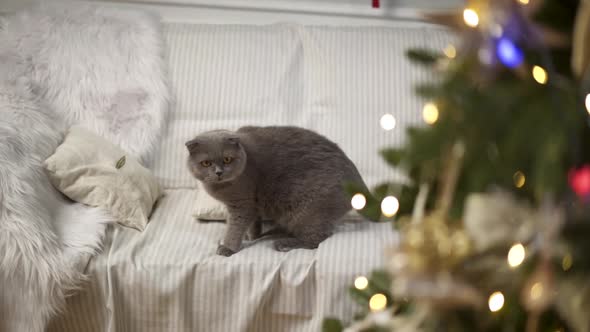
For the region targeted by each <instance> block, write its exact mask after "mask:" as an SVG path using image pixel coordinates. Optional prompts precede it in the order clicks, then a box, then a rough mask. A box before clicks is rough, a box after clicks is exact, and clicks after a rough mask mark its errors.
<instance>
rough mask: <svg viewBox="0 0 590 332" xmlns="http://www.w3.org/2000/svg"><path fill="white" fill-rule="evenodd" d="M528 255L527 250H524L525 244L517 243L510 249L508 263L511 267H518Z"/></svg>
mask: <svg viewBox="0 0 590 332" xmlns="http://www.w3.org/2000/svg"><path fill="white" fill-rule="evenodd" d="M525 256H526V252H525V250H524V246H523V245H522V244H520V243H517V244H515V245H513V246H512V248H510V251H508V265H510V266H511V267H517V266H519V265H520V264H522V262H524V258H525Z"/></svg>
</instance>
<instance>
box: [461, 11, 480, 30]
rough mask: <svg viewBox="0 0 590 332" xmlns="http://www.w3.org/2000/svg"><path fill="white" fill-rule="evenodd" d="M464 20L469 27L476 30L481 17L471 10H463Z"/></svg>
mask: <svg viewBox="0 0 590 332" xmlns="http://www.w3.org/2000/svg"><path fill="white" fill-rule="evenodd" d="M463 20H464V21H465V24H467V25H468V26H470V27H472V28H475V27H476V26H477V25H478V24H479V16H478V15H477V12H476V11H475V10H473V9H471V8H465V10H463Z"/></svg>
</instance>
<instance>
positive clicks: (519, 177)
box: [512, 171, 526, 189]
mask: <svg viewBox="0 0 590 332" xmlns="http://www.w3.org/2000/svg"><path fill="white" fill-rule="evenodd" d="M512 180H513V181H514V186H515V187H516V188H519V189H520V188H522V187H524V184H525V183H526V176H524V173H522V172H521V171H517V172H516V173H514V175H513V176H512Z"/></svg>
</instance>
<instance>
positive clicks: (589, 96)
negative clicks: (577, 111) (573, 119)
mask: <svg viewBox="0 0 590 332" xmlns="http://www.w3.org/2000/svg"><path fill="white" fill-rule="evenodd" d="M586 111H587V112H588V115H590V93H589V94H587V95H586Z"/></svg>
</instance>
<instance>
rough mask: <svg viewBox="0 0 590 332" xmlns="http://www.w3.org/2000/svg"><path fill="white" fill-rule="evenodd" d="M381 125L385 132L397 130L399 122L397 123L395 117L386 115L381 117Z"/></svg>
mask: <svg viewBox="0 0 590 332" xmlns="http://www.w3.org/2000/svg"><path fill="white" fill-rule="evenodd" d="M380 123H381V128H383V129H385V130H392V129H393V128H395V125H396V123H397V121H395V118H394V117H393V115H391V114H385V115H383V116H382V117H381V121H380Z"/></svg>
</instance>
